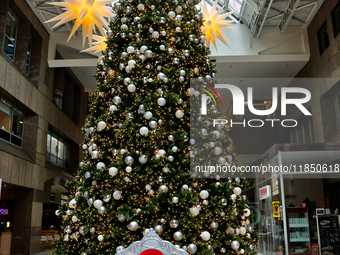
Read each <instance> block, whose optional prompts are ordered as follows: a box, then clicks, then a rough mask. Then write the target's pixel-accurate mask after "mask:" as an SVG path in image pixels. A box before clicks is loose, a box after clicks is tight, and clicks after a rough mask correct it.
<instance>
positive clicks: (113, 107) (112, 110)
mask: <svg viewBox="0 0 340 255" xmlns="http://www.w3.org/2000/svg"><path fill="white" fill-rule="evenodd" d="M117 109H118V108H117V106H115V105H111V106H110V108H109V111H110V112H114V111H117Z"/></svg>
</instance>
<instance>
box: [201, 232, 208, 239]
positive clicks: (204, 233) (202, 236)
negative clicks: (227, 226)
mask: <svg viewBox="0 0 340 255" xmlns="http://www.w3.org/2000/svg"><path fill="white" fill-rule="evenodd" d="M201 238H202V240H203V241H209V239H210V233H209V232H208V231H204V232H202V233H201Z"/></svg>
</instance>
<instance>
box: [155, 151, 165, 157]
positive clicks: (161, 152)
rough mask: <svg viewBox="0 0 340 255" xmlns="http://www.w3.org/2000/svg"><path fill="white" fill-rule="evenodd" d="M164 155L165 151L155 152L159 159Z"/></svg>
mask: <svg viewBox="0 0 340 255" xmlns="http://www.w3.org/2000/svg"><path fill="white" fill-rule="evenodd" d="M165 153H166V152H165V150H163V149H160V150H158V152H157V154H158V155H159V156H161V157H163V156H164V154H165Z"/></svg>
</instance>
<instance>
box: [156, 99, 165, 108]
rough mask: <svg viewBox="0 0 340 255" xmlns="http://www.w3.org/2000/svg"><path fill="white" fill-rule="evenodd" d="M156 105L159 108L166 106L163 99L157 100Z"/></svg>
mask: <svg viewBox="0 0 340 255" xmlns="http://www.w3.org/2000/svg"><path fill="white" fill-rule="evenodd" d="M157 103H158V105H159V106H164V105H165V104H166V100H165V98H163V97H160V98H158V100H157Z"/></svg>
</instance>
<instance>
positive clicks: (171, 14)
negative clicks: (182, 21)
mask: <svg viewBox="0 0 340 255" xmlns="http://www.w3.org/2000/svg"><path fill="white" fill-rule="evenodd" d="M168 16H169V17H170V19H174V18H175V17H176V13H175V12H173V11H170V12H169V13H168Z"/></svg>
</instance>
